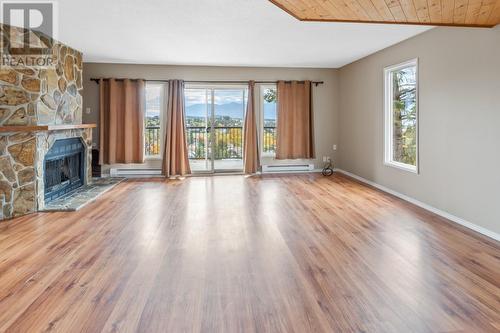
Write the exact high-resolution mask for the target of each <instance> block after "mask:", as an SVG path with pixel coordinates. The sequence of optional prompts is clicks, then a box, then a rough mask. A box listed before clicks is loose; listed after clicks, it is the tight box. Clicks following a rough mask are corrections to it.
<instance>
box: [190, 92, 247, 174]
mask: <svg viewBox="0 0 500 333" xmlns="http://www.w3.org/2000/svg"><path fill="white" fill-rule="evenodd" d="M185 98H186V101H185V102H186V136H187V142H188V154H189V162H190V166H191V170H192V171H193V172H202V173H203V172H204V173H211V172H233V171H236V172H237V171H242V170H243V119H244V116H245V109H246V103H247V88H245V87H196V86H192V87H191V86H190V87H187V88H186V90H185Z"/></svg>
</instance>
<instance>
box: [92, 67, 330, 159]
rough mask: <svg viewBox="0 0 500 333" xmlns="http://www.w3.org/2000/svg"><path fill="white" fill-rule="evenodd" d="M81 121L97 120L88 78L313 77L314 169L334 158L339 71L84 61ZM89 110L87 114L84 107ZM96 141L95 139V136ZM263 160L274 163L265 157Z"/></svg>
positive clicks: (95, 97) (94, 95)
mask: <svg viewBox="0 0 500 333" xmlns="http://www.w3.org/2000/svg"><path fill="white" fill-rule="evenodd" d="M83 73H84V90H83V101H84V114H83V121H84V123H97V122H98V119H99V116H98V114H99V88H98V85H97V84H96V83H95V82H91V81H90V78H99V77H120V78H144V79H149V80H154V79H158V80H162V79H183V80H190V81H192V80H232V81H240V80H250V79H252V80H256V81H259V80H260V81H265V80H278V79H283V80H313V81H324V82H325V84H323V85H319V86H318V87H314V88H313V105H314V126H315V127H314V130H315V144H316V157H317V159H316V160H314V161H312V162H314V163H315V166H316V167H317V168H321V167H322V166H323V162H322V157H323V156H331V157H332V158H334V160H335V157H336V156H335V153H334V151H333V148H332V147H333V145H334V144H336V143H337V140H338V99H339V96H338V89H339V84H338V70H336V69H298V68H251V67H201V66H162V65H123V64H96V63H85V64H84V70H83ZM87 108H90V109H91V113H90V114H87V113H86V109H87ZM94 140H95V142H97V140H98V138H97V137H95V138H94ZM264 163H270V164H271V163H277V162H276V161H272V160H265V161H264Z"/></svg>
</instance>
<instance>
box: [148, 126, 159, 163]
mask: <svg viewBox="0 0 500 333" xmlns="http://www.w3.org/2000/svg"><path fill="white" fill-rule="evenodd" d="M160 142H161V138H160V126H147V127H146V131H145V132H144V144H145V147H144V149H145V155H146V156H156V155H160Z"/></svg>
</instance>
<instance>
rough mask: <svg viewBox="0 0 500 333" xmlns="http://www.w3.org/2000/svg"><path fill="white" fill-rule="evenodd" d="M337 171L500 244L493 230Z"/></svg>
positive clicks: (338, 170)
mask: <svg viewBox="0 0 500 333" xmlns="http://www.w3.org/2000/svg"><path fill="white" fill-rule="evenodd" d="M335 171H336V172H340V173H343V174H345V175H347V176H349V177H352V178H354V179H357V180H359V181H360V182H363V183H365V184H368V185H370V186H373V187H375V188H377V189H379V190H381V191H384V192H387V193H389V194H392V195H394V196H395V197H398V198H400V199H403V200H405V201H408V202H410V203H412V204H414V205H415V206H418V207H420V208H423V209H425V210H428V211H430V212H432V213H434V214H436V215H439V216H441V217H444V218H445V219H448V220H450V221H452V222H455V223H457V224H460V225H461V226H463V227H466V228H468V229H471V230H473V231H475V232H478V233H480V234H482V235H484V236H487V237H489V238H492V239H494V240H496V241H498V242H500V234H497V233H495V232H493V231H491V230H488V229H486V228H483V227H480V226H478V225H476V224H474V223H471V222H469V221H466V220H464V219H462V218H460V217H458V216H455V215H452V214H450V213H447V212H445V211H443V210H440V209H438V208H435V207H432V206H430V205H428V204H426V203H423V202H421V201H418V200H417V199H414V198H412V197H409V196H407V195H404V194H401V193H399V192H396V191H394V190H391V189H390V188H387V187H385V186H382V185H380V184H377V183H375V182H372V181H370V180H368V179H365V178H363V177H360V176H358V175H355V174H353V173H350V172H348V171H345V170H342V169H335Z"/></svg>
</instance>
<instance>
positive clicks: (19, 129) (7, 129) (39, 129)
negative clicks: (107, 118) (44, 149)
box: [0, 124, 97, 133]
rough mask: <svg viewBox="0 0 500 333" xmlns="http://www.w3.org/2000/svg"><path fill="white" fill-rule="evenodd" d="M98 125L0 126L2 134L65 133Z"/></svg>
mask: <svg viewBox="0 0 500 333" xmlns="http://www.w3.org/2000/svg"><path fill="white" fill-rule="evenodd" d="M96 127H97V125H96V124H80V125H34V126H0V133H18V132H43V131H63V130H71V129H82V128H96Z"/></svg>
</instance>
